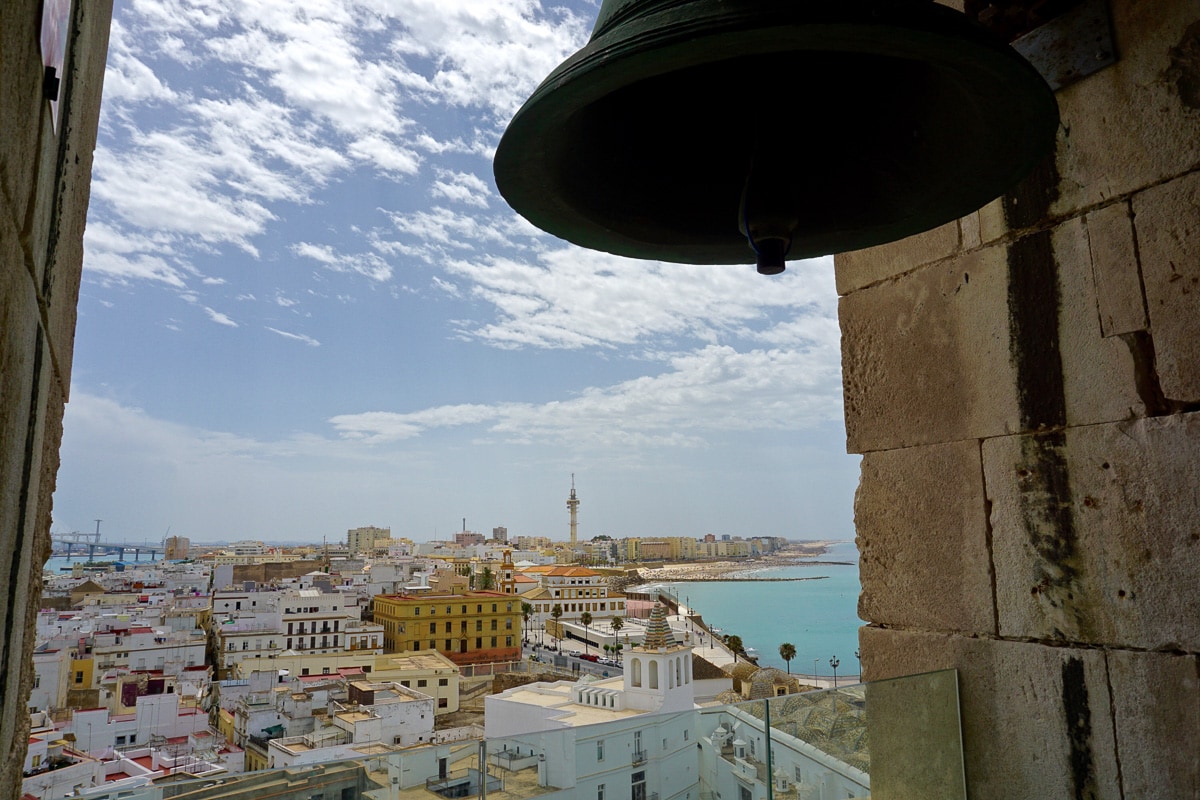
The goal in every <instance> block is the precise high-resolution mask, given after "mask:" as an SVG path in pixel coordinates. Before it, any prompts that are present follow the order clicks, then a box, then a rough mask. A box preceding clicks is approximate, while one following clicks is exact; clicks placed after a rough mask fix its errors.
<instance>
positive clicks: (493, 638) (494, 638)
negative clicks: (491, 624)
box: [492, 636, 496, 647]
mask: <svg viewBox="0 0 1200 800" xmlns="http://www.w3.org/2000/svg"><path fill="white" fill-rule="evenodd" d="M495 646H496V637H495V636H493V637H492V647H495Z"/></svg>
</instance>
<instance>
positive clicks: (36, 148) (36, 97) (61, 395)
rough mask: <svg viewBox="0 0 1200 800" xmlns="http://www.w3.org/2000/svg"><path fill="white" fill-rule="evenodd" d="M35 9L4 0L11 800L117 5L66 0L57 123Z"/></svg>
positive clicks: (3, 483)
mask: <svg viewBox="0 0 1200 800" xmlns="http://www.w3.org/2000/svg"><path fill="white" fill-rule="evenodd" d="M41 8H42V3H40V2H38V1H37V0H12V1H11V2H9V1H8V0H6V2H3V3H0V442H3V447H0V593H2V595H3V596H2V597H0V649H2V651H3V652H2V653H0V664H3V669H2V670H0V742H5V743H6V746H5V748H4V751H3V755H0V786H4V787H6V788H5V789H4V790H3V791H4V793H5V794H6V795H7V796H9V797H14V798H15V797H17V796H19V795H20V793H21V766H22V762H23V760H24V757H25V742H26V741H27V736H26V732H27V731H28V728H29V715H28V714H27V713H26V701H27V698H28V696H29V689H30V687H31V685H32V680H33V672H32V652H33V623H34V619H35V616H36V613H37V598H38V595H39V594H40V591H41V574H42V573H41V568H42V565H43V564H44V563H45V560H46V557H47V556H48V555H49V551H50V541H49V532H50V498H51V494H52V493H53V490H54V479H55V474H56V472H57V469H58V445H59V440H60V439H61V435H62V412H63V404H64V402H65V401H66V399H67V395H68V391H69V389H70V376H71V352H72V347H73V345H74V337H75V304H76V300H77V297H78V292H79V279H80V270H81V265H82V260H83V226H84V221H85V218H86V216H87V205H88V191H89V186H90V181H91V170H92V150H93V148H94V147H95V142H96V126H97V121H98V119H99V111H100V87H101V83H102V79H103V75H104V64H105V59H106V57H107V51H108V27H109V22H110V19H111V16H112V2H111V0H76V2H75V3H74V10H73V12H72V13H73V17H72V19H71V21H70V26H69V29H68V36H67V56H66V61H65V64H64V67H65V69H64V75H63V76H62V79H63V82H62V95H61V100H60V102H59V119H58V126H57V129H55V127H54V125H53V124H52V122H51V117H50V104H49V103H48V102H47V101H45V100H43V99H42V86H43V65H42V56H41V51H40V45H39V31H40V26H41Z"/></svg>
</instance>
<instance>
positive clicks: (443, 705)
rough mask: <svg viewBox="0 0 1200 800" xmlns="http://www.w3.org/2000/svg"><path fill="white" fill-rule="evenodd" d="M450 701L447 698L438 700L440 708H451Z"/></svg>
mask: <svg viewBox="0 0 1200 800" xmlns="http://www.w3.org/2000/svg"><path fill="white" fill-rule="evenodd" d="M449 707H450V701H449V700H448V699H447V698H445V697H439V698H438V708H449Z"/></svg>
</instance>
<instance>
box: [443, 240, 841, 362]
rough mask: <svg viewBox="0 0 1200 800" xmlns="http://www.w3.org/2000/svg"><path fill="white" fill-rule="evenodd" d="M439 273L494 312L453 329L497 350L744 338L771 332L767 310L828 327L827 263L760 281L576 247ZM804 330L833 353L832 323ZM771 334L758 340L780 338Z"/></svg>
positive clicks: (452, 266) (743, 272)
mask: <svg viewBox="0 0 1200 800" xmlns="http://www.w3.org/2000/svg"><path fill="white" fill-rule="evenodd" d="M447 268H448V269H449V270H450V272H451V273H452V274H453V275H456V276H457V277H458V278H459V280H460V282H462V281H466V282H469V284H470V285H471V287H472V288H471V289H470V291H471V293H472V294H473V295H474V296H475V297H477V298H479V299H482V300H485V301H487V302H488V303H489V304H491V305H492V306H494V308H495V309H496V311H497V317H498V318H497V320H496V321H495V322H490V323H486V324H482V325H478V326H475V327H465V326H464V328H463V330H462V332H463V333H464V334H466V335H469V336H472V337H476V338H479V339H482V340H485V341H487V342H489V343H491V344H494V345H496V346H500V347H553V348H579V347H588V346H601V347H612V346H617V345H631V344H636V343H638V342H641V341H643V340H646V339H649V338H650V337H660V336H669V337H696V338H700V339H702V340H706V341H717V340H719V339H720V338H721V337H722V336H728V335H731V334H736V335H743V336H752V337H753V336H760V335H762V334H756V333H754V331H755V330H764V329H767V328H771V327H773V326H774V324H775V323H774V322H773V321H772V320H771V318H770V314H772V313H783V314H786V315H788V316H789V317H790V316H791V315H793V314H795V315H797V319H803V318H807V317H810V316H811V317H816V318H821V319H825V320H836V305H835V304H836V297H837V296H836V293H835V292H834V290H833V265H832V259H820V260H816V261H811V262H799V263H795V264H792V265H791V266H789V268H788V271H787V272H785V273H784V274H783V275H780V276H775V277H770V278H768V277H765V276H762V275H758V274H757V273H756V272H755V271H754V268H753V267H751V266H718V267H697V266H688V265H680V264H661V263H657V262H646V261H635V260H633V259H627V258H622V257H619V256H612V255H609V254H606V253H597V252H589V251H582V250H579V249H578V248H559V249H557V250H552V251H547V252H545V253H542V254H541V255H540V258H539V260H538V261H537V262H529V261H517V260H514V259H510V258H501V257H485V258H480V259H478V260H474V261H467V260H455V261H449V262H447ZM793 324H797V325H798V324H800V323H793ZM804 330H807V331H809V332H812V333H814V334H816V333H819V334H820V335H821V341H822V345H823V346H826V347H832V349H833V350H834V351H836V349H837V341H838V339H837V335H836V325H835V326H834V327H832V328H831V327H829V326H828V325H815V326H814V325H812V324H805V327H804ZM775 335H776V337H777V338H776V339H775V340H770V339H764V340H763V341H778V342H780V343H782V342H783V341H784V339H783V338H779V337H782V336H783V334H775ZM833 358H834V361H835V363H836V361H837V357H836V356H833Z"/></svg>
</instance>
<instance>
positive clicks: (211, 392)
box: [53, 0, 858, 541]
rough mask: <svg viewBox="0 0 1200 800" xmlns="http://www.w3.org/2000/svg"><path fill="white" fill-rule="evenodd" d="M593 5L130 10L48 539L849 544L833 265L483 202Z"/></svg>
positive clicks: (849, 479)
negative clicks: (696, 250)
mask: <svg viewBox="0 0 1200 800" xmlns="http://www.w3.org/2000/svg"><path fill="white" fill-rule="evenodd" d="M597 8H598V6H597V5H596V4H593V3H587V2H573V3H570V4H565V5H562V4H554V3H550V2H547V3H543V4H539V3H537V2H534V1H533V0H310V1H309V2H305V3H303V4H299V3H294V2H292V0H117V4H116V11H115V15H114V22H113V30H112V39H111V43H110V51H109V65H108V72H107V77H106V83H105V88H104V105H103V109H102V114H101V128H100V139H99V146H98V148H97V152H96V158H95V167H94V172H93V188H92V202H91V208H90V212H89V219H88V228H87V233H86V235H85V250H86V255H85V261H84V283H83V288H82V291H81V295H80V301H79V323H78V332H77V337H76V346H75V363H74V373H73V376H72V387H71V397H70V402H69V404H68V406H67V412H66V418H65V421H64V441H63V449H62V467H61V470H60V473H59V480H58V489H57V491H56V493H55V498H54V524H53V529H54V530H55V531H56V532H59V531H61V532H65V531H71V530H84V531H86V530H92V529H94V526H95V523H94V522H93V520H95V519H97V518H100V519H103V520H104V523H103V526H102V531H103V532H104V533H105V534H106V535H111V536H112V537H113V538H118V537H119V538H121V539H125V540H133V541H136V540H143V539H146V540H156V539H159V538H161V537H162V536H163V535H164V534H165V533H166V532H167V530H168V529H169V530H170V532H171V533H172V534H178V535H184V536H189V537H191V538H192V539H193V540H197V541H206V540H208V541H211V540H230V539H240V538H257V539H268V540H290V541H319V540H320V539H321V538H322V537H328V538H329V539H330V540H331V541H335V540H337V539H338V538H339V537H344V535H345V531H346V529H347V528H350V527H357V526H359V525H381V526H390V527H391V528H392V531H393V535H397V536H401V535H403V536H411V537H413V538H416V539H429V538H432V537H434V536H436V535H447V534H449V533H451V532H452V531H454V530H457V529H458V528H460V527H461V524H462V518H463V517H466V518H467V526H468V527H469V528H471V529H473V530H481V531H485V532H486V531H490V530H491V528H492V527H494V526H497V525H505V526H507V527H508V528H509V530H510V534H512V535H519V534H530V535H545V536H552V537H556V538H565V536H566V532H567V516H566V509H565V500H566V496H567V494H568V491H569V488H570V480H571V477H570V476H571V474H572V473H575V475H576V483H577V487H578V491H579V495H580V498H581V500H582V504H581V508H580V533H581V535H582V536H584V537H590V536H593V535H597V534H609V535H613V536H654V535H681V536H701V535H703V534H705V533H717V534H724V533H727V534H732V535H742V536H752V535H764V534H769V535H782V536H788V537H791V538H827V537H836V538H849V537H850V536H852V535H853V530H852V523H851V519H852V509H851V503H852V498H853V492H854V487H855V485H856V482H857V476H858V459H857V458H856V457H851V456H847V455H846V454H845V449H844V439H845V437H844V429H843V425H842V417H841V389H840V386H841V379H840V371H839V365H838V364H839V347H840V345H839V335H838V327H837V316H836V308H837V302H836V293H835V291H834V284H833V265H832V259H818V260H814V261H807V262H794V263H792V264H790V265H789V267H788V270H787V272H786V273H784V274H783V275H781V276H777V277H773V278H768V277H764V276H760V275H758V274H757V273H756V272H755V270H754V267H753V266H735V267H713V266H707V267H696V266H688V265H677V264H660V263H657V262H642V261H633V260H629V259H624V258H619V257H616V256H611V255H607V254H603V253H596V252H591V251H586V250H582V249H579V248H576V247H573V246H571V245H568V244H566V243H564V242H562V241H561V240H559V239H556V238H554V237H552V236H549V235H546V234H544V233H542V232H540V231H538V230H537V229H535V228H534V227H532V226H531V225H530V224H529V223H527V222H525V221H524V220H523V219H521V218H520V217H519V216H517V215H516V214H515V213H514V212H512V211H511V209H509V208H508V206H507V205H506V204H505V203H504V201H503V199H501V198H500V197H499V195H498V194H497V193H496V190H495V186H494V183H493V179H492V171H491V157H492V154H493V152H494V148H495V146H496V143H497V141H498V140H499V137H500V134H501V133H502V131H503V129H504V125H505V123H506V122H507V120H508V119H509V118H511V116H512V114H513V113H514V112H515V111H516V109H517V108H518V107H519V106H520V104H521V103H522V102H523V101H524V99H525V98H526V97H527V96H528V94H529V93H530V92H531V91H532V90H533V89H534V88H535V87H536V86H537V84H538V83H539V82H540V80H541V79H542V78H543V77H545V75H546V74H548V73H549V72H550V71H551V70H552V69H553V68H554V67H555V66H556V65H557V64H558V63H559V62H560V61H561V60H563V59H564V58H565V57H566V56H568V55H570V54H571V53H572V52H574V51H575V50H576V49H578V48H579V47H580V46H582V44H583V43H584V42H585V41H586V39H587V36H588V35H589V33H590V30H591V25H592V22H593V21H594V18H595V14H596V11H597Z"/></svg>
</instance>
